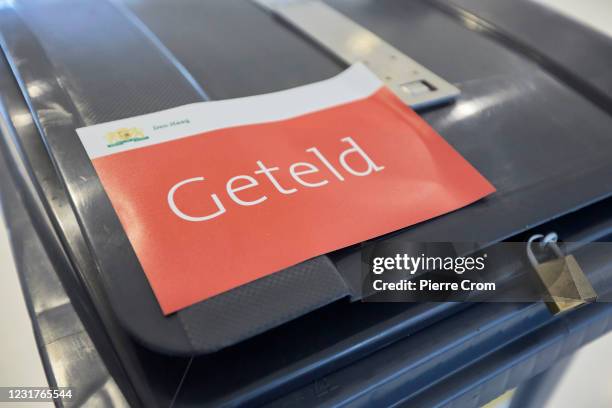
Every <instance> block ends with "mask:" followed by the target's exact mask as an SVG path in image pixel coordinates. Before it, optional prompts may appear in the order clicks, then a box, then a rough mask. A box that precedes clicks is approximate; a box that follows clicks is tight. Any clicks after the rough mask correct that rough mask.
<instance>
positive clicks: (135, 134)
mask: <svg viewBox="0 0 612 408" xmlns="http://www.w3.org/2000/svg"><path fill="white" fill-rule="evenodd" d="M148 138H149V136H145V135H144V133H143V132H142V129H138V128H130V129H128V128H121V129H118V130H116V131H114V132H108V133H107V134H106V146H107V147H115V146H120V145H122V144H124V143H127V142H139V141H141V140H147V139H148Z"/></svg>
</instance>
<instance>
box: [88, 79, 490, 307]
mask: <svg viewBox="0 0 612 408" xmlns="http://www.w3.org/2000/svg"><path fill="white" fill-rule="evenodd" d="M364 69H365V68H363V67H358V69H356V68H352V70H353V72H352V74H353V76H356V75H355V70H357V71H359V72H358V73H359V74H360V75H371V74H364V73H363V72H361V71H363V70H364ZM342 75H343V76H340V77H336V78H333V79H331V80H328V81H324V82H322V83H318V84H315V85H316V87H318V88H316V89H315V91H316V92H315V93H314V95H315V96H314V97H313V98H311V99H308V98H309V95H310V94H309V93H308V91H309V90H310V89H309V88H308V87H302V88H297V89H296V90H289V91H284V93H282V95H281V97H280V99H276V100H275V99H274V98H275V96H274V95H264V96H263V97H262V99H261V100H258V98H260V97H253V98H244V99H243V100H236V101H240V103H241V105H235V104H234V105H233V101H225V102H229V103H226V105H224V106H225V107H223V106H221V108H219V109H221V110H220V111H218V112H221V113H216V114H215V115H214V116H210V117H209V119H207V118H206V112H207V111H206V110H205V109H204V108H206V107H204V108H202V109H204V110H203V111H202V112H203V113H202V115H204V117H200V116H198V115H197V114H194V112H197V110H195V109H196V107H197V106H198V105H195V107H194V105H188V106H189V107H190V108H189V109H190V110H185V111H181V108H177V109H174V110H172V111H166V113H165V115H166V116H159V117H157V116H155V115H156V114H152V115H147V116H146V117H140V119H139V120H138V121H137V123H138V124H139V126H140V127H138V128H129V127H125V128H121V129H119V130H118V131H115V132H107V133H106V134H105V137H106V139H104V141H103V142H102V143H104V144H105V146H102V147H95V146H94V147H92V146H91V144H92V143H93V142H91V141H92V140H93V137H94V136H92V135H94V134H95V135H96V137H100V134H101V133H100V132H101V131H102V130H105V129H106V130H107V129H115V128H118V127H120V125H121V126H124V125H126V124H127V123H128V122H129V121H130V120H129V119H126V120H122V121H120V122H122V123H112V124H104V125H98V127H96V126H94V127H92V128H85V129H79V135H80V136H81V138H82V140H83V143H84V145H85V146H86V148H87V149H88V153H89V154H90V156H91V157H92V161H93V164H94V166H95V169H96V171H97V173H98V175H99V177H100V180H101V182H102V184H103V186H104V189H105V190H106V192H107V194H108V196H109V197H110V200H111V202H112V204H113V206H114V208H115V210H116V212H117V215H118V216H119V219H120V220H121V223H122V225H123V227H124V228H125V231H126V233H127V235H128V237H129V240H130V242H131V244H132V245H133V247H134V250H135V252H136V254H137V256H138V259H139V260H140V263H141V265H142V267H143V270H144V272H145V274H146V276H147V278H148V280H149V282H150V284H151V286H152V288H153V290H154V292H155V295H156V297H157V299H158V301H159V303H160V305H161V308H162V310H163V312H164V313H165V314H169V313H172V312H175V311H177V310H180V309H182V308H184V307H187V306H189V305H192V304H194V303H196V302H199V301H202V300H205V299H207V298H210V297H212V296H215V295H218V294H220V293H223V292H225V291H228V290H231V289H233V288H235V287H237V286H240V285H243V284H246V283H249V282H251V281H253V280H255V279H258V278H261V277H264V276H266V275H269V274H272V273H274V272H277V271H280V270H281V269H283V268H287V267H289V266H292V265H295V264H297V263H299V262H302V261H304V260H306V259H309V258H312V257H315V256H317V255H320V254H324V253H327V252H330V251H333V250H336V249H339V248H342V247H346V246H348V245H352V244H355V243H359V242H361V241H364V240H368V239H371V238H374V237H376V236H380V235H383V234H386V233H388V232H391V231H394V230H398V229H400V228H404V227H407V226H409V225H413V224H416V223H418V222H421V221H424V220H427V219H430V218H433V217H436V216H438V215H441V214H444V213H447V212H449V211H453V210H455V209H457V208H460V207H463V206H465V205H467V204H470V203H472V202H474V201H476V200H478V199H480V198H482V197H484V196H486V195H488V194H490V193H491V192H493V191H494V190H495V189H494V187H493V186H492V185H491V184H490V183H489V182H488V181H487V180H486V179H485V178H484V177H483V176H481V175H480V174H479V173H478V172H477V171H476V170H475V169H474V168H473V167H472V166H471V165H470V164H469V163H468V162H467V161H466V160H465V159H464V158H463V157H461V156H460V155H459V154H458V153H457V152H456V151H455V150H454V149H453V148H452V147H451V146H450V145H449V144H448V143H446V142H445V141H444V139H443V138H442V137H440V136H439V135H438V134H437V133H436V132H435V131H434V130H433V129H432V128H431V127H430V126H429V125H428V124H427V123H425V122H424V121H423V120H422V119H421V118H420V117H419V116H418V115H417V114H416V113H415V112H413V111H412V110H411V109H410V108H408V107H406V106H405V105H404V104H403V103H402V102H401V101H400V100H399V99H398V98H397V97H396V96H395V95H394V94H393V93H392V92H391V91H389V90H388V89H387V88H385V87H383V86H382V84H378V85H377V82H376V81H377V80H375V79H373V78H372V77H369V78H367V80H368V81H370V82H369V86H370V88H367V87H365V88H367V89H363V90H360V91H359V92H353V93H351V92H348V91H347V97H346V98H344V99H342V97H341V96H342V92H344V91H343V89H344V88H346V87H349V86H350V85H351V83H352V82H351V81H355V80H356V79H359V78H351V73H349V74H346V73H345V74H342ZM338 78H340V79H338ZM341 80H342V81H341ZM334 81H335V82H334ZM366 82H367V81H366ZM339 83H340V84H339ZM315 85H311V87H313V86H315ZM339 85H342V86H340V87H339ZM359 86H360V85H358V84H357V85H356V88H359ZM304 89H306V91H305V90H304ZM332 91H333V92H334V94H333V95H331V94H330V95H331V99H334V98H336V99H338V98H339V99H338V100H340V101H341V102H340V103H335V102H332V104H331V106H329V105H330V104H329V103H327V104H325V103H321V104H320V105H321V109H320V110H317V107H318V105H317V104H318V103H319V102H318V101H319V100H323V101H324V100H326V99H325V92H332ZM361 91H363V93H366V95H362V94H360V92H361ZM366 91H367V92H366ZM300 92H301V94H300ZM266 97H267V98H268V99H267V100H264V99H265V98H266ZM282 98H289V99H286V100H287V101H288V100H291V101H292V102H291V103H295V106H296V109H297V111H299V110H300V109H301V108H302V107H304V110H306V112H305V113H303V114H298V115H292V113H291V112H293V111H291V109H289V108H287V109H289V113H288V114H290V115H292V116H290V117H286V118H282V119H280V120H273V121H269V120H267V119H269V118H270V116H269V115H268V116H266V114H261V117H262V118H263V120H262V123H258V122H257V120H258V116H257V115H259V114H258V113H257V112H254V113H253V112H251V113H248V115H251V116H249V117H248V118H246V119H245V118H240V115H241V113H240V112H242V110H243V109H246V108H248V106H249V104H251V105H252V106H255V105H257V104H260V105H265V104H266V103H267V104H270V103H271V104H274V103H277V102H282V101H283V99H282ZM292 98H293V99H292ZM296 98H297V100H295V99H296ZM300 98H303V103H302V102H301V101H300ZM264 102H265V103H264ZM206 104H207V103H203V104H200V105H206ZM208 104H220V103H218V102H208ZM285 105H286V106H289V105H291V104H290V103H285ZM326 105H327V106H326ZM237 106H239V107H240V109H241V110H240V112H239V111H237V110H232V109H236V107H237ZM245 107H246V108H245ZM197 109H200V108H199V107H198V108H197ZM206 109H207V108H206ZM254 109H255V110H257V109H264V108H263V107H261V106H259V107H256V108H254ZM266 109H267V108H266ZM271 109H272V110H270V112H277V111H278V110H281V111H282V110H283V109H285V108H283V107H282V106H279V108H278V110H275V109H273V108H271ZM168 112H171V113H170V114H168ZM224 112H226V115H227V118H225V119H223V120H226V121H227V123H230V124H231V123H234V122H235V123H239V124H240V125H238V126H227V127H224V125H219V126H222V127H221V128H216V129H213V130H208V131H205V132H203V133H199V134H193V133H191V135H190V134H189V133H186V134H182V133H181V132H183V130H182V129H185V130H184V132H188V130H191V129H193V127H194V126H197V124H196V123H194V121H196V122H197V121H202V123H212V122H215V121H218V120H221V119H219V118H221V116H222V114H223V113H224ZM266 112H267V111H266ZM234 114H235V115H236V116H235V117H234V116H233V115H234ZM245 114H246V113H245ZM190 115H192V117H191V118H190ZM253 115H254V116H253ZM167 117H173V118H175V119H172V120H170V121H168V120H166V118H167ZM272 117H274V115H273V116H272ZM159 118H162V119H164V120H161V119H159ZM158 119H159V120H158ZM156 121H157V122H156ZM162 122H163V123H162ZM173 122H174V124H173ZM215 123H216V122H215ZM221 123H226V122H223V121H221ZM243 123H244V124H243ZM164 125H167V126H166V127H164ZM109 126H110V127H109ZM113 126H114V127H113ZM127 126H129V125H127ZM156 127H157V128H156ZM149 129H150V130H149ZM90 130H91V131H90ZM117 132H118V133H117ZM121 132H123V134H121ZM156 132H157V133H159V134H160V135H162V134H163V132H171V133H167V134H165V135H166V136H164V137H165V139H164V137H161V136H160V140H161V141H160V142H156V141H155V136H154V135H155V134H156ZM102 133H104V132H102ZM149 134H150V135H151V136H149ZM166 139H167V140H166ZM96 140H97V139H96ZM98 142H99V141H98ZM98 142H96V143H98ZM139 143H141V144H142V145H139ZM98 144H99V143H98ZM100 146H101V145H100ZM113 148H119V149H121V150H120V151H118V152H116V153H115V151H114V150H112V149H113ZM96 149H98V151H96ZM100 149H102V150H100ZM291 172H293V173H291ZM213 194H214V196H213ZM126 273H128V272H126Z"/></svg>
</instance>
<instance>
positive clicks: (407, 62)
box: [253, 0, 460, 109]
mask: <svg viewBox="0 0 612 408" xmlns="http://www.w3.org/2000/svg"><path fill="white" fill-rule="evenodd" d="M253 2H254V3H256V4H258V5H260V6H262V7H264V8H265V9H266V10H268V11H270V12H272V13H274V14H275V15H276V16H278V17H279V18H281V19H283V20H284V21H285V22H287V23H288V24H290V25H291V26H292V27H294V28H296V29H297V30H299V31H300V32H302V33H303V34H304V35H306V36H307V37H309V38H310V39H312V40H314V41H315V42H316V43H318V44H319V45H320V46H322V47H323V48H325V49H326V50H327V51H329V52H331V53H332V54H334V55H336V56H337V57H339V58H340V59H342V60H343V61H344V62H346V63H347V64H354V63H356V62H361V63H363V64H365V65H366V66H367V67H368V68H369V69H370V70H371V71H372V72H374V73H375V74H376V75H377V76H378V77H379V78H380V80H381V81H383V82H384V83H385V85H387V87H389V88H390V89H391V90H392V91H393V92H394V93H395V94H396V95H397V96H398V97H399V98H400V99H401V100H402V101H403V102H404V103H405V104H407V105H409V106H410V107H412V108H413V109H419V108H424V107H429V106H433V105H438V104H442V103H447V102H449V101H452V100H453V99H455V98H456V97H457V96H458V95H459V93H460V91H459V89H458V88H457V87H455V86H454V85H452V84H450V83H449V82H447V81H446V80H444V79H443V78H441V77H439V76H438V75H436V74H434V73H433V72H431V71H430V70H429V69H427V68H426V67H424V66H422V65H421V64H419V63H418V62H416V61H415V60H413V59H412V58H410V57H409V56H407V55H406V54H404V53H403V52H401V51H400V50H398V49H396V48H395V47H393V46H392V45H390V44H389V43H387V42H386V41H384V40H383V39H382V38H380V37H379V36H377V35H376V34H374V33H373V32H371V31H369V30H367V29H366V28H364V27H362V26H361V25H359V24H357V23H356V22H354V21H353V20H351V19H350V18H348V17H347V16H345V15H343V14H342V13H340V12H338V11H336V10H335V9H333V8H332V7H330V6H328V5H327V4H325V3H323V2H321V1H318V0H253Z"/></svg>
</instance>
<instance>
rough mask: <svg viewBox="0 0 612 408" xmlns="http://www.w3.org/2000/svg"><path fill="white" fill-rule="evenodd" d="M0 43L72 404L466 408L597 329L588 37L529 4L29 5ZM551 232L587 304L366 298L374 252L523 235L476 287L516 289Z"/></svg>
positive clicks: (26, 260)
mask: <svg viewBox="0 0 612 408" xmlns="http://www.w3.org/2000/svg"><path fill="white" fill-rule="evenodd" d="M0 38H1V42H0V45H1V47H2V55H1V56H0V70H1V71H2V72H1V75H0V95H2V97H1V98H0V105H1V109H0V122H1V126H0V132H1V134H2V139H1V140H2V143H1V146H2V154H3V157H4V158H5V160H4V166H5V167H6V171H2V172H1V173H2V174H3V176H2V188H3V193H4V191H6V193H4V194H3V206H4V208H5V214H13V215H12V216H10V217H7V223H8V225H9V227H10V228H11V230H13V231H15V232H14V233H13V234H12V236H11V238H12V239H13V240H14V242H13V244H14V247H15V248H17V249H16V251H15V253H16V260H17V261H18V262H17V263H18V267H19V271H20V274H22V275H23V276H24V279H23V282H24V292H25V294H26V298H27V300H28V302H30V304H32V305H34V306H36V307H34V306H33V307H32V308H31V309H32V310H33V311H34V312H33V321H34V325H35V327H36V328H37V329H36V334H37V336H38V340H39V344H40V348H41V353H42V354H43V356H44V358H43V360H44V362H45V364H46V368H47V373H48V376H49V377H50V382H51V383H54V384H58V385H61V386H67V387H74V389H75V390H81V392H82V393H83V394H81V398H82V401H87V400H88V399H89V400H90V401H93V399H92V398H102V397H101V396H102V395H112V396H113V398H112V401H113V402H109V403H108V404H112V405H119V404H129V405H131V406H169V405H172V406H175V407H182V406H242V405H248V406H253V405H272V406H318V405H321V406H336V405H345V404H353V405H356V406H357V405H359V406H388V405H405V406H443V405H453V404H456V405H457V406H480V405H482V404H484V403H486V402H488V401H490V400H492V399H494V398H495V397H497V396H498V395H501V394H502V393H503V392H505V391H507V390H509V389H512V388H515V387H517V386H519V385H520V384H521V383H523V382H524V381H526V380H527V379H529V378H532V377H533V376H535V375H537V374H539V373H541V372H543V371H545V370H546V369H548V368H549V367H550V366H552V365H553V364H554V363H555V362H556V361H558V360H560V359H562V358H563V357H564V356H568V355H570V354H571V353H572V352H573V351H574V350H576V349H577V348H579V347H580V346H581V345H583V344H584V343H586V342H588V341H590V340H592V339H594V338H596V337H598V336H599V335H601V334H603V333H605V332H606V331H608V330H609V329H610V322H612V319H610V315H611V314H612V307H610V306H609V305H608V304H607V303H606V300H607V299H609V293H610V292H612V279H611V278H612V275H611V274H610V267H609V264H610V260H611V259H612V252H610V251H607V250H606V246H605V245H590V243H591V242H594V241H600V242H602V243H603V244H605V241H606V240H607V239H608V237H609V236H610V233H611V231H610V227H609V226H610V222H611V221H610V218H611V216H610V214H612V213H611V212H610V208H612V202H611V201H610V199H608V197H609V196H610V193H611V192H612V177H610V175H611V174H612V164H611V163H610V160H609V156H610V155H609V151H610V149H612V138H610V131H609V130H610V128H612V117H611V116H610V112H611V111H612V74H611V73H610V70H609V61H610V59H611V58H612V42H610V40H609V39H607V38H606V37H604V36H603V35H600V34H598V33H596V32H594V31H591V30H590V29H588V28H585V27H583V26H580V25H578V24H577V23H575V22H573V21H570V20H568V19H567V18H565V17H562V16H560V15H557V14H555V13H553V12H552V11H550V10H547V9H545V8H543V7H541V6H539V5H537V4H535V3H532V2H530V1H527V0H521V1H519V2H513V3H512V4H511V5H510V4H508V2H504V1H502V0H496V1H491V0H488V1H485V0H432V1H418V2H405V1H400V0H382V1H359V2H354V1H342V0H330V1H328V2H321V1H306V0H304V1H287V2H285V1H240V2H239V1H210V2H201V1H184V2H180V4H174V3H173V4H170V2H166V1H162V0H146V1H112V2H110V1H109V2H107V1H97V0H95V1H94V0H83V1H78V2H77V1H71V0H58V1H54V2H44V3H43V2H37V1H28V0H26V1H21V2H8V3H6V4H2V5H0ZM562 38H572V41H573V42H572V46H571V47H570V46H568V47H560V46H559V44H558V43H559V41H560V39H562ZM587 51H588V52H587ZM355 67H357V68H355ZM355 69H358V70H361V71H360V72H362V73H364V72H366V73H367V74H364V75H362V76H359V75H358V76H357V77H356V78H353V79H351V81H350V82H346V83H345V82H342V81H339V82H338V81H337V79H338V78H346V75H347V73H350V72H355V71H354V70H355ZM351 70H353V71H351ZM326 81H327V82H326ZM329 81H332V82H329ZM334 81H335V82H334ZM316 84H327V85H324V86H323V85H322V86H323V88H316V86H318V85H316ZM329 84H332V85H333V86H332V85H329ZM328 85H329V86H331V88H330V87H329V86H328ZM313 86H315V88H312V87H313ZM334 86H337V88H333V87H334ZM299 89H306V91H304V92H306V93H305V94H300V97H299V98H298V99H293V96H291V95H294V94H293V93H291V92H296V90H299ZM312 89H315V91H311V90H312ZM287 92H289V94H287ZM360 92H361V93H360ZM266 95H268V96H267V97H266ZM270 95H285V96H286V95H290V97H286V98H285V97H282V98H280V99H278V98H277V99H274V98H276V97H273V100H271V99H266V98H269V96H270ZM347 95H350V97H347ZM249 98H264V99H249ZM283 98H285V99H283ZM334 98H335V99H334ZM343 98H344V99H343ZM370 98H373V99H370ZM372 100H375V103H371V102H372ZM232 101H234V102H232ZM236 101H238V102H236ZM244 101H247V102H248V103H249V104H247V105H244V106H242V105H241V106H242V107H234V108H233V110H231V109H230V110H228V109H227V106H226V105H224V104H228V103H230V104H232V103H238V104H242V103H244ZM249 101H250V102H249ZM312 101H318V102H316V104H315V105H312V106H314V108H313V107H310V108H309V106H310V105H308V104H309V103H311V102H312ZM330 101H332V102H333V103H332V102H330ZM312 103H314V102H312ZM321 104H323V105H325V104H327V105H325V106H323V105H321ZM219 106H221V107H222V108H218V107H219ZM223 106H225V107H223ZM216 109H218V110H216ZM164 112H165V113H164ZM168 112H170V113H171V114H168ZM228 112H229V113H228ZM330 112H331V113H330ZM159 115H162V116H159ZM164 115H166V116H164ZM167 115H170V116H171V117H170V116H167ZM266 115H268V116H266ZM262 118H263V119H262ZM394 126H400V127H399V128H396V127H394ZM248 127H251V128H249V129H250V130H248V131H247V132H246V133H245V128H248ZM279 127H280V128H282V129H283V130H282V132H281V131H280V130H278V129H280V128H279ZM334 127H337V129H339V130H341V131H342V132H344V131H345V130H347V129H348V130H350V131H346V132H345V133H343V134H339V133H334V134H333V135H332V136H334V137H335V138H333V137H331V136H329V137H327V138H325V137H322V135H324V134H325V133H324V131H325V130H329V129H332V128H334ZM404 127H405V128H406V129H409V130H405V129H404ZM288 128H290V129H292V130H291V132H289V131H287V129H288ZM253 129H257V131H256V132H255V133H253ZM334 129H336V128H334ZM377 129H378V130H379V133H377V132H375V130H377ZM397 129H401V131H397V132H396V130H397ZM366 130H367V131H368V132H370V133H371V134H368V135H367V137H366V136H364V134H365V132H366ZM96 132H97V133H96ZM300 132H301V133H300ZM289 134H290V135H292V137H291V138H289V139H291V140H289V139H288V138H287V137H286V135H289ZM92 135H93V136H92ZM245 135H246V137H245ZM249 135H251V136H252V137H250V138H249ZM402 135H403V136H402ZM406 135H409V136H410V137H406ZM98 136H99V138H97V139H96V137H98ZM336 136H337V137H336ZM400 136H402V137H400ZM93 139H95V141H93V142H92V141H91V140H93ZM228 141H231V144H227V143H229V142H228ZM171 146H174V147H175V149H174V150H172V152H170V150H169V147H171ZM227 146H230V147H231V149H230V150H227V149H229V148H228V147H227ZM224 149H226V150H224ZM387 158H389V160H387ZM398 168H399V169H400V170H395V169H398ZM394 172H395V173H394ZM158 186H162V187H163V188H162V187H159V191H158V190H157V188H158ZM338 189H342V190H341V194H340V193H338V192H337V191H338ZM156 203H157V204H156ZM158 204H159V205H158ZM291 206H295V208H293V207H291ZM290 207H291V208H293V209H292V210H288V208H290ZM300 214H301V216H300ZM234 221H236V222H235V223H233V224H231V225H232V226H231V227H230V226H229V224H228V223H232V222H234ZM238 221H239V222H238ZM211 226H214V227H211ZM207 228H209V229H208V230H207ZM211 228H212V229H211ZM206 231H209V232H208V233H207V232H206ZM550 232H554V233H556V236H558V237H559V239H560V240H562V241H565V242H566V243H567V245H565V246H564V248H563V251H564V252H563V253H562V254H561V255H559V256H560V257H561V258H563V259H565V258H566V257H570V256H571V257H572V259H575V260H576V264H577V265H579V274H578V275H572V273H574V272H576V271H578V268H577V269H575V270H574V269H571V270H567V271H566V273H567V274H569V275H567V276H570V277H571V279H570V280H571V281H572V282H573V283H574V284H575V285H576V286H575V287H576V288H577V289H576V290H577V291H578V292H580V293H579V295H580V296H581V299H587V298H588V299H587V300H588V301H585V302H582V301H581V302H577V303H576V304H574V303H572V304H570V305H566V306H567V307H563V308H562V310H557V311H554V310H553V309H551V308H550V303H551V302H553V303H554V302H557V303H556V304H557V305H558V306H559V305H562V302H561V303H560V302H559V301H558V300H559V299H555V296H554V295H553V299H547V301H546V302H542V301H521V302H512V301H504V302H473V301H472V302H470V301H448V300H453V299H447V298H431V299H429V298H419V299H412V300H411V301H389V300H390V299H383V300H384V301H381V302H379V301H367V299H365V298H366V296H365V295H364V292H363V278H364V275H363V273H364V270H363V264H364V253H367V250H366V249H367V248H371V247H372V245H374V247H376V248H379V249H381V248H383V249H384V248H396V247H394V246H393V245H399V248H401V249H402V250H408V249H407V248H412V247H411V245H414V244H415V243H436V242H437V243H452V244H453V245H454V246H455V248H456V247H461V245H460V244H462V243H464V244H466V247H469V249H470V251H479V250H483V249H486V248H489V247H491V246H492V245H497V244H499V243H504V242H513V243H517V244H520V245H519V246H516V247H515V248H518V249H517V250H516V251H515V252H512V253H508V254H505V255H504V256H503V257H499V258H496V259H497V260H498V261H499V262H496V263H495V264H494V265H491V267H490V271H489V272H487V273H488V274H487V277H488V279H489V280H490V281H491V282H494V283H495V284H497V285H499V287H501V286H504V287H510V288H512V287H514V288H518V287H522V286H524V282H525V280H524V279H526V278H527V277H531V278H532V277H536V278H537V277H538V276H541V275H538V273H543V272H542V271H543V270H544V269H543V268H540V267H539V266H538V265H539V263H536V264H535V265H531V266H530V264H529V259H528V255H527V242H528V241H529V239H530V238H532V237H536V236H537V237H539V236H540V235H542V236H543V237H552V235H550V234H549V233H550ZM551 242H552V241H551ZM25 243H28V245H26V244H25ZM467 244H469V245H467ZM386 245H387V246H386ZM555 245H556V244H555ZM19 248H29V249H28V250H27V251H26V250H22V249H19ZM381 250H382V249H381ZM417 253H418V254H419V253H420V252H418V250H417ZM557 255H558V254H557ZM557 255H554V254H553V256H557ZM436 256H437V255H436ZM561 258H560V259H561ZM476 261H477V259H475V260H474V263H473V264H471V265H472V266H473V267H476V266H477V265H478V264H477V262H476ZM419 262H420V261H419ZM35 265H38V266H37V267H35ZM381 265H382V263H381ZM389 265H391V264H389ZM394 265H395V264H394ZM463 265H464V266H466V265H467V263H464V264H463ZM454 266H455V267H456V266H457V264H454ZM462 267H463V266H462ZM455 269H456V268H455ZM468 273H469V272H465V273H464V275H465V276H467V274H468ZM576 273H578V272H576ZM409 280H410V279H408V280H407V281H409ZM54 282H55V283H54ZM585 282H586V283H585ZM60 283H61V284H60ZM434 283H435V282H433V281H432V282H430V284H428V285H429V286H427V287H426V288H424V289H427V290H431V291H433V290H437V289H435V288H436V287H439V285H434ZM587 283H588V285H587ZM406 285H408V284H407V283H406ZM584 285H587V286H589V287H590V288H591V289H592V290H593V291H594V293H596V298H597V302H592V301H593V300H594V297H593V296H586V295H584V293H583V292H582V288H584V287H585V286H584ZM545 286H546V285H545ZM553 286H554V285H552V286H551V287H548V286H547V287H546V288H545V289H547V290H549V291H552V290H556V289H555V287H553ZM445 287H446V286H445ZM474 288H476V289H479V290H480V289H484V287H480V286H474ZM589 293H590V292H589ZM52 298H53V299H64V300H65V302H64V303H65V304H67V305H70V306H69V307H65V308H56V309H53V310H54V311H53V312H52V313H51V312H50V313H42V314H41V313H36V310H39V309H37V308H38V307H39V306H40V307H42V308H44V307H46V306H48V305H49V303H48V302H47V301H46V300H47V299H52ZM364 299H365V301H364ZM395 300H397V299H395ZM445 300H446V301H445ZM570 300H572V299H570ZM566 303H567V302H566ZM45 305H46V306H45ZM559 311H561V313H558V312H559ZM68 321H71V322H73V324H72V323H71V324H70V325H69V324H67V323H66V322H68ZM69 328H73V329H69ZM79 328H82V330H81V329H79ZM72 349H73V350H74V353H70V352H69V350H72ZM60 350H62V351H61V352H60ZM77 350H78V351H77ZM85 362H87V363H85ZM85 366H87V367H88V369H89V370H91V371H89V372H90V373H94V372H96V373H102V374H99V375H100V376H98V377H96V375H98V374H96V375H93V374H91V375H83V373H85V371H83V370H85V368H83V367H85ZM71 367H72V368H71ZM78 367H80V368H78ZM71 369H72V371H71ZM79 370H80V371H79ZM96 370H97V371H96ZM100 378H104V379H105V380H104V381H101V380H100V381H98V380H99V379H100ZM94 379H95V381H94ZM100 384H105V385H104V386H102V385H100ZM105 387H106V388H105ZM110 389H112V390H113V391H109V390H110ZM85 390H87V391H85ZM104 393H107V394H104ZM109 398H110V397H109ZM109 401H110V400H109Z"/></svg>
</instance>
